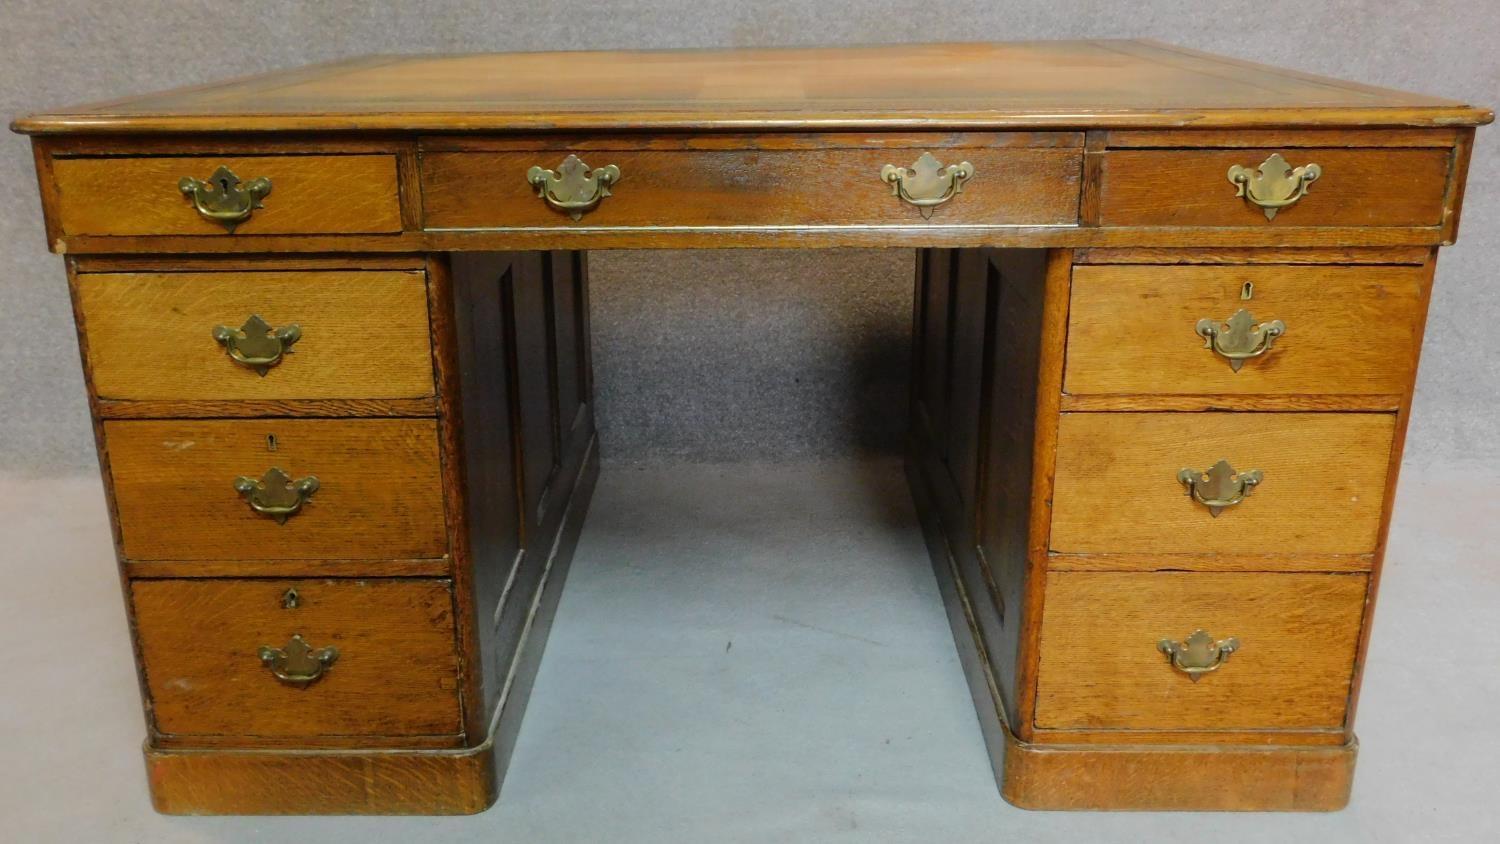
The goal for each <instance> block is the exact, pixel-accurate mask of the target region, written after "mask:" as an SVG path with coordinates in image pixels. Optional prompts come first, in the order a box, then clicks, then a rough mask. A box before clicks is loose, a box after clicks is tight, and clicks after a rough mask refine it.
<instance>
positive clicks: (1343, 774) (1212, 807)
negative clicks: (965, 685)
mask: <svg viewBox="0 0 1500 844" xmlns="http://www.w3.org/2000/svg"><path fill="white" fill-rule="evenodd" d="M1004 738H1005V743H1004V748H1003V750H1002V751H1001V752H1002V753H1003V760H1002V761H1001V763H1000V764H999V765H998V766H997V770H999V771H1000V775H999V780H1000V795H1001V796H1002V797H1004V798H1005V799H1006V801H1007V802H1009V803H1011V804H1013V805H1015V806H1019V807H1021V808H1023V809H1072V810H1114V811H1125V810H1134V811H1205V812H1331V811H1337V810H1338V809H1342V808H1344V806H1346V805H1348V803H1349V790H1350V787H1351V786H1352V785H1353V783H1354V757H1355V755H1356V752H1357V743H1356V742H1355V741H1354V740H1352V739H1351V740H1350V741H1349V743H1348V744H1345V745H1341V746H1334V747H1303V746H1296V747H1288V746H1280V747H1277V746H1266V747H1260V746H1236V745H1172V746H1142V745H1133V746H1129V745H1086V746H1085V745H1053V744H1048V745H1037V744H1026V743H1024V742H1021V741H1018V740H1017V739H1016V737H1015V736H1014V735H1012V734H1011V733H1010V730H1008V729H1007V730H1005V731H1004ZM990 750H991V754H992V756H993V755H995V751H996V748H994V747H991V748H990Z"/></svg>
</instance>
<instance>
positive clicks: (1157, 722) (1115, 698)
mask: <svg viewBox="0 0 1500 844" xmlns="http://www.w3.org/2000/svg"><path fill="white" fill-rule="evenodd" d="M1366 586H1367V578H1366V576H1365V575H1363V574H1268V573H1264V572H1255V573H1238V574H1227V573H1185V572H1175V573H1161V572H1153V573H1121V572H1053V573H1051V574H1048V575H1047V584H1046V589H1047V591H1046V607H1045V609H1044V610H1043V613H1042V629H1041V645H1040V663H1039V665H1038V668H1037V699H1036V726H1038V727H1041V728H1047V729H1126V730H1132V729H1140V730H1204V731H1212V730H1246V729H1286V730H1299V729H1300V730H1306V729H1329V730H1334V729H1339V728H1341V727H1343V726H1344V721H1345V715H1346V713H1347V708H1348V699H1349V691H1350V683H1351V681H1352V678H1353V673H1354V660H1355V653H1356V650H1357V648H1358V644H1359V631H1360V623H1361V621H1362V619H1363V617H1364V605H1365V591H1366ZM1198 630H1203V631H1204V632H1205V633H1206V634H1207V635H1206V636H1205V637H1203V638H1204V639H1205V640H1207V641H1209V642H1210V643H1209V644H1208V646H1207V647H1204V648H1192V649H1190V650H1187V651H1186V652H1184V653H1181V654H1180V655H1178V656H1176V657H1175V659H1177V660H1179V661H1180V662H1181V663H1182V665H1183V666H1184V667H1185V668H1195V667H1197V668H1208V667H1211V666H1213V665H1215V664H1217V665H1218V667H1217V668H1216V669H1213V670H1211V671H1208V672H1206V673H1201V674H1198V675H1197V677H1198V679H1197V680H1196V681H1194V680H1193V679H1191V677H1190V675H1189V674H1188V673H1186V672H1185V671H1184V670H1181V669H1179V668H1177V667H1175V666H1174V664H1173V659H1174V657H1173V656H1171V655H1169V653H1168V652H1164V651H1163V650H1161V648H1160V643H1161V642H1162V640H1168V641H1170V642H1172V643H1174V644H1176V645H1178V646H1179V647H1180V646H1181V645H1183V644H1187V640H1188V639H1189V637H1191V636H1192V634H1193V633H1194V632H1195V631H1198ZM1231 638H1232V639H1234V640H1236V644H1237V645H1238V647H1237V649H1235V650H1233V651H1232V652H1231V653H1229V654H1228V655H1227V656H1225V655H1223V654H1222V653H1221V652H1220V651H1219V650H1218V649H1217V648H1215V647H1214V645H1217V644H1219V643H1221V642H1223V643H1226V644H1227V642H1226V640H1228V639H1231ZM1220 659H1222V662H1219V660H1220Z"/></svg>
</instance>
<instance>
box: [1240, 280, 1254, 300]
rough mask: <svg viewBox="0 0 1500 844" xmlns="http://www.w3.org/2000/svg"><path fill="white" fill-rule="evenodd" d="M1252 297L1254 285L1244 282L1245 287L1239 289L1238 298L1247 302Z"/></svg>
mask: <svg viewBox="0 0 1500 844" xmlns="http://www.w3.org/2000/svg"><path fill="white" fill-rule="evenodd" d="M1254 295H1255V285H1254V284H1253V283H1252V282H1248V281H1247V282H1245V286H1244V287H1241V288H1240V298H1241V299H1244V300H1246V301H1248V300H1249V299H1250V297H1251V296H1254Z"/></svg>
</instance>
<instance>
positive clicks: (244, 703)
mask: <svg viewBox="0 0 1500 844" xmlns="http://www.w3.org/2000/svg"><path fill="white" fill-rule="evenodd" d="M289 593H294V596H290V595H289ZM130 594H131V600H132V602H133V604H134V608H135V622H136V633H137V636H138V637H139V641H140V649H141V660H142V664H143V665H144V667H145V675H146V685H147V688H148V691H149V693H150V695H151V712H152V715H153V718H154V719H155V726H156V729H157V730H158V731H159V732H162V733H167V734H171V735H180V736H193V735H200V736H244V737H247V738H249V739H251V743H253V740H254V739H255V738H262V739H269V740H280V739H296V738H307V739H314V738H315V737H318V736H353V735H370V736H419V735H422V736H438V735H454V734H457V733H459V732H461V731H462V727H461V721H460V711H459V700H458V691H457V689H458V657H457V653H456V650H455V645H454V623H453V597H452V594H451V592H450V588H449V582H448V581H446V580H275V579H273V580H136V581H134V582H133V583H131V585H130ZM293 636H297V637H299V638H300V643H299V642H295V641H294V640H293V639H292V637H293ZM299 646H305V649H306V651H307V652H305V653H298V650H299ZM262 648H265V649H268V651H267V652H266V653H264V654H263V653H262ZM324 648H333V649H334V651H336V654H333V653H332V652H328V651H324V650H323V649H324ZM278 651H279V653H277V652H278ZM278 671H279V672H280V673H281V675H282V677H281V678H278V675H277V673H276V672H278ZM309 678H312V679H309Z"/></svg>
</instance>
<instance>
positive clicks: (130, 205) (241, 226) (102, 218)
mask: <svg viewBox="0 0 1500 844" xmlns="http://www.w3.org/2000/svg"><path fill="white" fill-rule="evenodd" d="M220 167H228V168H229V169H230V170H231V171H232V172H233V173H234V174H235V175H236V176H238V177H239V178H240V179H241V180H242V185H241V186H244V185H246V184H248V183H249V182H251V181H252V180H255V179H261V178H264V179H268V180H270V192H269V193H267V194H265V196H264V197H262V198H261V199H260V200H259V203H260V207H258V208H255V209H254V210H252V211H251V212H250V214H249V216H248V217H247V218H246V219H245V220H244V221H243V222H240V223H238V224H236V225H235V228H234V236H236V237H242V236H245V235H256V234H380V233H386V232H399V231H401V200H400V194H399V191H398V190H397V181H396V157H395V156H394V155H275V156H249V157H227V158H226V157H218V156H187V157H181V158H170V157H165V158H154V157H153V158H58V159H56V160H54V161H53V164H52V170H53V179H54V181H55V182H56V186H57V209H56V213H57V219H58V222H59V224H60V226H61V228H62V232H63V234H67V235H113V236H125V235H219V236H224V235H226V234H227V230H226V227H225V225H224V224H221V223H218V222H214V221H211V220H209V219H207V218H205V217H204V216H203V215H202V214H200V213H199V212H198V210H197V209H196V208H195V207H194V204H193V199H192V198H190V197H189V196H187V195H186V194H184V193H183V191H182V190H181V189H180V188H179V183H180V182H181V180H182V179H184V178H194V179H199V180H203V181H208V180H209V179H210V178H211V177H212V176H213V174H214V173H215V172H216V171H217V170H218V168H220Z"/></svg>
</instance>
